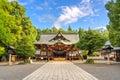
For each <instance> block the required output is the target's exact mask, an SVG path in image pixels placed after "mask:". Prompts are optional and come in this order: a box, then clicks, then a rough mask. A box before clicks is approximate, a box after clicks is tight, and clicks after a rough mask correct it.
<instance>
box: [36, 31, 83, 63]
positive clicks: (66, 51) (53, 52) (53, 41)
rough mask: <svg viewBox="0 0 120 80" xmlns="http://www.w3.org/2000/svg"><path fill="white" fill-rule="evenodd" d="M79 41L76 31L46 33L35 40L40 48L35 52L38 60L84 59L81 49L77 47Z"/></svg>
mask: <svg viewBox="0 0 120 80" xmlns="http://www.w3.org/2000/svg"><path fill="white" fill-rule="evenodd" d="M78 41H79V35H78V34H76V33H64V34H62V33H61V32H58V33H57V34H55V33H49V34H48V33H46V34H41V37H40V40H39V41H38V42H35V43H34V45H35V46H37V48H38V49H39V50H37V51H36V53H35V58H36V59H37V60H40V59H43V60H48V61H49V60H79V59H82V57H81V55H80V53H79V52H80V51H79V50H78V49H77V48H75V44H76V43H77V42H78Z"/></svg>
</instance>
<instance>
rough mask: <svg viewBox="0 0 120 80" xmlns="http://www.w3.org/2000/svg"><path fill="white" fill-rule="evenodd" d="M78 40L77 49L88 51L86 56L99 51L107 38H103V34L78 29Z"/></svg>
mask: <svg viewBox="0 0 120 80" xmlns="http://www.w3.org/2000/svg"><path fill="white" fill-rule="evenodd" d="M79 38H80V41H79V42H78V44H77V47H78V48H79V49H81V50H88V55H90V54H92V53H93V52H94V51H95V50H97V49H100V48H101V47H102V46H103V45H104V43H105V41H106V40H107V37H104V35H103V33H101V32H98V31H97V30H91V29H89V30H88V31H85V30H83V29H80V30H79Z"/></svg>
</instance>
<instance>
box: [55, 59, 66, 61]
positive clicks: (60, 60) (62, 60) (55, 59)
mask: <svg viewBox="0 0 120 80" xmlns="http://www.w3.org/2000/svg"><path fill="white" fill-rule="evenodd" d="M65 60H66V59H65V58H54V61H65Z"/></svg>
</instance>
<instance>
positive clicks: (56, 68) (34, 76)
mask: <svg viewBox="0 0 120 80" xmlns="http://www.w3.org/2000/svg"><path fill="white" fill-rule="evenodd" d="M23 80H98V79H97V78H95V77H94V76H92V75H91V74H89V73H88V72H86V71H84V70H83V69H81V68H80V67H78V66H76V65H74V64H73V63H71V62H48V63H46V64H45V65H43V66H42V67H40V68H39V69H37V70H36V71H34V72H33V73H31V74H30V75H28V76H27V77H25V78H24V79H23Z"/></svg>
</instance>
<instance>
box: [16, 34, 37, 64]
mask: <svg viewBox="0 0 120 80" xmlns="http://www.w3.org/2000/svg"><path fill="white" fill-rule="evenodd" d="M29 40H30V37H28V36H26V37H24V38H23V39H22V41H21V42H20V43H21V44H20V45H19V46H18V47H17V48H16V54H17V55H18V56H19V57H21V58H23V60H24V62H25V61H26V59H28V57H33V56H34V53H35V48H34V46H32V45H31V42H30V41H29Z"/></svg>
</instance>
